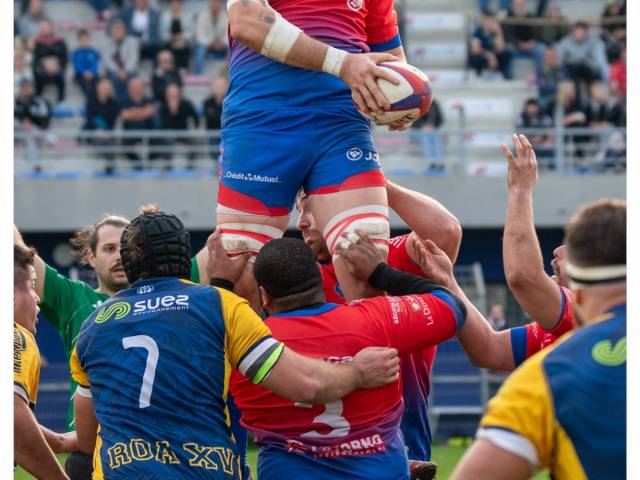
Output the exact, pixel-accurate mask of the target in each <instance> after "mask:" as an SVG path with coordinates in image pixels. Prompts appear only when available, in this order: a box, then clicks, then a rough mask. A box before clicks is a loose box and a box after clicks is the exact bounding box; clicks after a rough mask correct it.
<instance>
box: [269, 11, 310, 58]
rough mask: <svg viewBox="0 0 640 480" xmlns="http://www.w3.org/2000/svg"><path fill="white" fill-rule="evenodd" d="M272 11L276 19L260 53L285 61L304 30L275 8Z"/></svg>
mask: <svg viewBox="0 0 640 480" xmlns="http://www.w3.org/2000/svg"><path fill="white" fill-rule="evenodd" d="M272 13H273V14H274V16H275V17H276V21H275V22H274V24H273V25H271V30H269V33H268V34H267V38H265V39H264V44H263V45H262V50H261V51H260V53H261V54H262V55H264V56H265V57H269V58H272V59H274V60H277V61H279V62H281V63H284V61H285V60H286V58H287V55H289V52H290V51H291V49H292V48H293V45H294V44H295V43H296V40H298V36H299V35H300V33H301V32H302V30H300V29H299V28H298V27H296V26H295V25H293V24H292V23H289V22H288V21H287V20H285V19H284V18H283V17H282V15H280V14H279V13H278V12H276V11H275V10H272Z"/></svg>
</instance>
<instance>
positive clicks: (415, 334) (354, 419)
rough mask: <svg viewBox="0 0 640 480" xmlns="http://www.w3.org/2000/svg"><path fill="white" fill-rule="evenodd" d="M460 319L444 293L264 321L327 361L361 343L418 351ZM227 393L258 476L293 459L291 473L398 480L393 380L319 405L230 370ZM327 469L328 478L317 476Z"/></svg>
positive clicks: (401, 459) (399, 405) (402, 463)
mask: <svg viewBox="0 0 640 480" xmlns="http://www.w3.org/2000/svg"><path fill="white" fill-rule="evenodd" d="M463 322H464V318H463V313H462V312H461V310H460V307H459V306H458V304H457V303H456V300H455V298H454V297H453V296H452V295H451V294H450V293H448V292H445V291H434V292H432V293H431V294H421V295H408V296H403V297H376V298H370V299H365V300H360V301H356V302H352V303H351V304H349V305H336V304H322V305H320V306H315V307H313V308H310V309H301V310H296V311H292V312H286V313H281V314H277V315H273V316H271V317H269V318H268V319H267V320H265V323H266V324H267V326H269V327H270V328H271V329H272V332H273V335H274V337H275V338H277V339H279V340H282V341H283V342H284V343H285V344H286V345H287V346H288V347H290V348H292V349H293V350H295V351H296V352H298V353H300V354H303V355H306V356H310V357H315V358H321V359H324V360H325V361H329V362H335V363H348V362H350V361H351V360H352V359H353V356H354V355H355V354H356V353H357V352H358V351H360V350H361V349H363V348H365V347H368V346H390V347H395V348H397V349H398V351H399V352H400V353H401V354H409V353H411V352H419V351H421V350H424V349H425V348H427V347H429V346H432V345H435V344H437V343H440V342H442V341H444V340H446V339H448V338H451V337H452V336H453V335H454V334H455V333H456V331H457V330H458V329H459V328H462V325H463ZM230 391H231V393H232V394H233V396H234V398H235V400H236V403H237V405H238V407H239V408H240V411H241V412H242V423H243V424H244V425H245V426H246V427H247V428H248V429H249V430H251V431H252V432H253V434H254V437H255V440H256V443H257V444H258V445H260V447H261V457H265V458H263V459H262V460H261V463H259V472H258V474H259V477H260V478H261V479H263V478H277V477H278V473H277V472H279V470H278V469H277V468H276V466H273V465H272V467H271V468H274V469H275V470H274V471H275V472H276V473H274V471H267V470H266V469H265V471H262V470H261V468H260V465H265V462H266V464H270V460H269V457H270V456H272V457H274V458H282V461H283V462H285V463H286V461H287V459H296V460H295V461H297V462H299V463H301V464H300V465H299V466H298V468H296V470H295V471H296V478H344V479H351V478H363V477H362V476H361V475H362V474H363V471H362V469H363V468H364V469H365V470H369V469H370V470H371V471H370V472H369V473H370V475H371V476H370V477H368V478H389V479H391V478H394V479H396V478H403V476H402V474H400V475H399V474H398V472H402V471H403V470H406V469H407V467H406V461H407V457H406V453H405V449H404V445H403V444H402V437H401V435H400V434H399V426H400V418H401V416H402V411H403V402H402V384H401V382H400V381H399V382H396V383H393V384H390V385H386V386H384V387H380V388H377V389H371V390H356V391H355V392H353V393H351V394H350V395H347V396H346V397H344V398H343V399H342V400H339V401H336V402H332V403H329V404H326V405H306V404H295V403H293V402H291V401H289V400H287V399H285V398H282V397H279V396H278V395H275V394H274V393H272V392H270V391H269V390H267V389H265V388H263V387H261V386H256V385H254V384H251V383H250V382H245V381H244V379H243V377H242V375H240V374H238V373H237V372H234V373H233V374H232V379H231V387H230ZM300 457H303V458H304V460H301V458H300ZM275 463H277V462H275ZM398 469H400V470H398ZM327 470H328V471H332V472H335V475H334V476H331V477H326V476H323V475H325V474H323V473H321V472H323V471H325V473H326V471H327ZM264 475H267V477H264ZM332 475H333V474H332ZM407 478H408V472H407Z"/></svg>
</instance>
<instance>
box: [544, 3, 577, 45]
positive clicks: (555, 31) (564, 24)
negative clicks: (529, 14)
mask: <svg viewBox="0 0 640 480" xmlns="http://www.w3.org/2000/svg"><path fill="white" fill-rule="evenodd" d="M545 19H546V20H547V21H546V22H545V23H544V25H542V26H541V27H540V30H539V31H540V40H541V41H542V42H543V43H544V44H545V45H555V44H556V43H558V41H560V39H562V38H563V37H565V36H566V35H567V34H568V33H569V32H570V31H571V24H570V23H569V20H568V19H567V17H565V16H564V15H563V14H562V11H561V10H560V5H559V4H557V3H554V4H553V5H551V6H550V7H549V12H548V13H547V15H546V17H545Z"/></svg>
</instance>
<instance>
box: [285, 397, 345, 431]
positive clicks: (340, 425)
mask: <svg viewBox="0 0 640 480" xmlns="http://www.w3.org/2000/svg"><path fill="white" fill-rule="evenodd" d="M295 406H296V407H302V408H311V407H312V406H313V405H311V404H309V403H299V402H298V403H296V404H295ZM313 423H324V424H325V425H329V426H330V427H331V428H332V429H333V430H331V431H330V432H329V433H320V432H318V431H317V430H311V431H310V432H307V433H303V434H302V435H300V436H301V437H304V438H340V437H346V436H347V435H349V430H350V429H351V425H349V422H348V421H347V419H346V418H344V417H343V416H342V400H336V401H335V402H331V403H325V404H324V412H323V413H321V414H320V415H318V416H317V417H315V418H314V419H313Z"/></svg>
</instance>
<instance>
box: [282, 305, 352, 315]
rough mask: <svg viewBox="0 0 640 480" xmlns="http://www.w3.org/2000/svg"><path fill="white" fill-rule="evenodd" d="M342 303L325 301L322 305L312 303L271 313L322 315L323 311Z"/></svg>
mask: <svg viewBox="0 0 640 480" xmlns="http://www.w3.org/2000/svg"><path fill="white" fill-rule="evenodd" d="M339 306H340V305H338V304H337V303H323V304H320V305H311V306H309V307H306V308H305V307H303V308H297V309H295V310H289V311H288V312H280V313H275V314H273V315H271V316H272V317H278V318H282V317H309V316H311V315H322V314H323V313H327V312H330V311H331V310H333V309H335V308H338V307H339Z"/></svg>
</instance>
